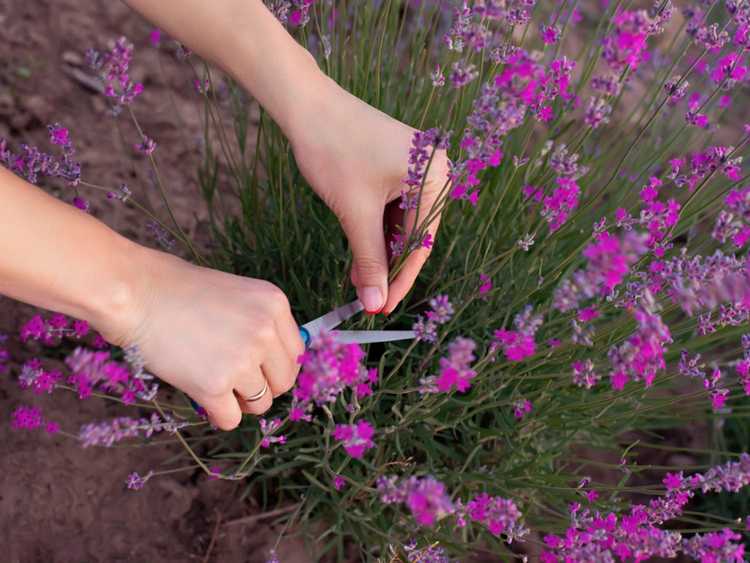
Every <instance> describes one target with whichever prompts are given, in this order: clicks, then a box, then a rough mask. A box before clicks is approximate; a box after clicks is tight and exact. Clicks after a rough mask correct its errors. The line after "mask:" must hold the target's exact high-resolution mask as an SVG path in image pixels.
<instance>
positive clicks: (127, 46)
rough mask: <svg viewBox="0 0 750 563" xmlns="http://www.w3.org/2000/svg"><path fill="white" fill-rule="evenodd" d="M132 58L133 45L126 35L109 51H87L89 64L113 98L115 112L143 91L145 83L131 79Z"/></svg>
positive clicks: (105, 90)
mask: <svg viewBox="0 0 750 563" xmlns="http://www.w3.org/2000/svg"><path fill="white" fill-rule="evenodd" d="M132 58H133V45H132V43H130V42H129V41H128V40H127V39H126V38H125V37H120V38H119V39H118V40H117V41H115V43H114V45H113V46H112V48H111V49H110V50H109V51H106V52H100V51H97V50H95V49H89V50H88V51H87V52H86V59H87V61H88V63H89V66H90V67H91V68H92V69H93V70H94V71H96V72H97V73H98V74H99V76H100V77H101V78H102V80H103V81H104V94H105V96H107V97H108V98H110V99H111V100H112V102H113V104H114V106H113V112H115V114H117V113H119V112H120V111H122V108H123V106H127V105H130V104H131V103H132V102H133V100H135V98H136V97H138V96H139V95H140V94H141V92H143V85H142V84H140V83H137V82H133V81H132V80H131V79H130V75H129V69H130V62H131V60H132Z"/></svg>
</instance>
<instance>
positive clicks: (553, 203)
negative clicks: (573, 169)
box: [542, 177, 581, 233]
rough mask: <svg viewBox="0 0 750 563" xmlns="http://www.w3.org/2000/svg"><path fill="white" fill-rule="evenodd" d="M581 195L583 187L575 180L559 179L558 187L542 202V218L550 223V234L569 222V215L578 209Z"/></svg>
mask: <svg viewBox="0 0 750 563" xmlns="http://www.w3.org/2000/svg"><path fill="white" fill-rule="evenodd" d="M580 195H581V187H580V186H579V185H578V184H577V183H576V181H575V180H573V179H571V178H566V177H559V178H557V187H556V188H555V189H554V190H552V194H551V195H548V196H546V197H545V198H544V200H543V202H542V205H543V207H542V216H543V217H544V218H545V220H546V221H547V223H549V230H550V232H552V233H554V232H555V231H557V230H558V229H559V228H560V227H562V226H563V224H564V223H565V222H566V221H567V220H568V217H569V215H570V214H571V213H572V212H573V211H574V210H575V209H576V208H577V207H578V198H579V197H580Z"/></svg>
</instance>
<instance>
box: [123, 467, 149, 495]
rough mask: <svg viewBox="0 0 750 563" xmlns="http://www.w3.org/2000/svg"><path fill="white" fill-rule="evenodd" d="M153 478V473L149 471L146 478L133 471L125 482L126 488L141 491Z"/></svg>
mask: <svg viewBox="0 0 750 563" xmlns="http://www.w3.org/2000/svg"><path fill="white" fill-rule="evenodd" d="M152 476H153V471H149V472H148V473H147V474H146V475H145V476H141V475H140V474H139V473H137V472H136V471H133V472H132V473H131V474H130V475H128V478H127V479H126V480H125V486H126V487H127V488H128V489H129V490H131V491H140V490H141V489H142V488H143V487H144V486H145V485H146V482H147V481H148V480H149V479H150V478H151V477H152Z"/></svg>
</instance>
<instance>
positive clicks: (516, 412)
mask: <svg viewBox="0 0 750 563" xmlns="http://www.w3.org/2000/svg"><path fill="white" fill-rule="evenodd" d="M532 408H533V406H532V404H531V401H529V400H528V399H519V400H518V401H516V402H514V403H513V416H514V417H515V418H516V420H521V419H522V418H523V417H524V416H526V415H527V414H529V413H530V412H531V410H532Z"/></svg>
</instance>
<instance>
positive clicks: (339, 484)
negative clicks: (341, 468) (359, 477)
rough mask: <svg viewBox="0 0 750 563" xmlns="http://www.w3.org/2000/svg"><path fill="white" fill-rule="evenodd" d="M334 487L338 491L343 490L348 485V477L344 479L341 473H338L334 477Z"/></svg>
mask: <svg viewBox="0 0 750 563" xmlns="http://www.w3.org/2000/svg"><path fill="white" fill-rule="evenodd" d="M333 487H334V489H336V490H337V491H340V490H342V489H343V488H344V487H346V479H344V478H343V477H342V476H341V475H336V476H335V477H334V478H333Z"/></svg>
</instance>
